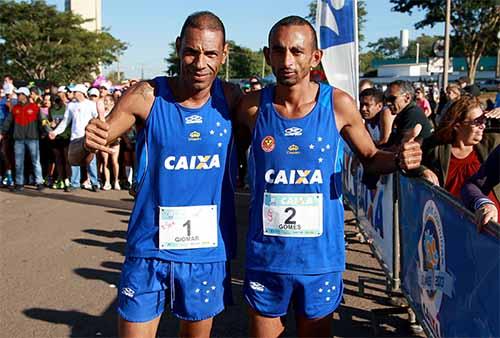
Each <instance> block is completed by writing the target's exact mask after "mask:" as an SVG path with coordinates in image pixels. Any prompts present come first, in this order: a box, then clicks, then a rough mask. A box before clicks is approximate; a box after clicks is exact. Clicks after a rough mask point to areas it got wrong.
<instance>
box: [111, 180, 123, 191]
mask: <svg viewBox="0 0 500 338" xmlns="http://www.w3.org/2000/svg"><path fill="white" fill-rule="evenodd" d="M113 189H115V190H122V188H120V183H118V181H116V182H115V186H114V187H113Z"/></svg>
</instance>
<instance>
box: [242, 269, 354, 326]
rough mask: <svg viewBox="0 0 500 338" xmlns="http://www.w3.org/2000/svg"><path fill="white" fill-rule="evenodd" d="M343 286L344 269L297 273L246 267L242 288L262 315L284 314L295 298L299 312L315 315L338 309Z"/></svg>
mask: <svg viewBox="0 0 500 338" xmlns="http://www.w3.org/2000/svg"><path fill="white" fill-rule="evenodd" d="M343 289H344V284H343V282H342V272H329V273H324V274H319V275H295V274H281V273H274V272H267V271H257V270H248V269H247V270H246V276H245V285H244V287H243V292H244V295H245V299H246V301H247V302H248V304H249V305H250V306H251V307H252V308H253V309H254V310H255V311H257V312H259V313H260V314H261V315H263V316H266V317H281V316H284V315H286V313H287V310H288V306H289V304H290V302H293V303H292V304H293V307H294V309H295V312H296V314H298V315H301V316H304V317H306V318H308V319H315V318H322V317H324V316H326V315H328V314H330V313H332V312H333V311H335V309H337V307H338V305H339V304H340V301H341V300H342V292H343Z"/></svg>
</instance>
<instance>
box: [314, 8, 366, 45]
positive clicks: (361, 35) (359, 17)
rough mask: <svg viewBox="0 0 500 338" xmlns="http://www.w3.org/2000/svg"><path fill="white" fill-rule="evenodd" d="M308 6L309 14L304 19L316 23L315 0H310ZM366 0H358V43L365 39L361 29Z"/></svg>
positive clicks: (362, 28)
mask: <svg viewBox="0 0 500 338" xmlns="http://www.w3.org/2000/svg"><path fill="white" fill-rule="evenodd" d="M307 7H308V8H309V14H307V16H306V19H307V20H309V22H311V23H312V24H313V25H315V24H316V9H317V2H316V0H312V1H311V2H310V3H309V5H308V6H307ZM367 13H368V12H367V10H366V1H365V0H358V40H359V43H360V44H361V42H363V41H365V36H364V35H363V30H364V29H365V23H366V14H367Z"/></svg>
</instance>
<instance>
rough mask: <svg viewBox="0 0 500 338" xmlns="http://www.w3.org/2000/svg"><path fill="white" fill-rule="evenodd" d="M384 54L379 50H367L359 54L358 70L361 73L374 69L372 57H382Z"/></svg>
mask: <svg viewBox="0 0 500 338" xmlns="http://www.w3.org/2000/svg"><path fill="white" fill-rule="evenodd" d="M382 58H384V55H383V54H382V53H380V52H375V51H368V52H366V53H361V54H359V70H360V71H361V72H362V73H367V72H370V71H374V70H375V68H373V67H372V65H371V64H372V61H373V60H374V59H382Z"/></svg>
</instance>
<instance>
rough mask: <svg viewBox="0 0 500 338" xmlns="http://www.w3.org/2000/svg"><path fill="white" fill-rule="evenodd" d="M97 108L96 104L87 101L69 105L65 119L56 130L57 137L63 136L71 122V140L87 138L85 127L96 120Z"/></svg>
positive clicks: (74, 102)
mask: <svg viewBox="0 0 500 338" xmlns="http://www.w3.org/2000/svg"><path fill="white" fill-rule="evenodd" d="M97 116H98V114H97V107H96V104H95V102H92V101H90V100H87V99H85V100H84V101H82V102H78V101H73V102H70V103H68V105H67V106H66V111H65V112H64V118H63V120H62V121H61V123H59V124H58V125H57V127H56V129H54V133H55V134H56V135H59V134H61V133H62V132H63V131H64V130H65V129H66V127H67V125H68V124H69V123H70V122H71V137H70V140H71V141H73V140H75V139H78V138H81V137H83V136H85V127H86V126H87V124H88V123H89V121H90V120H91V119H93V118H96V117H97Z"/></svg>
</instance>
